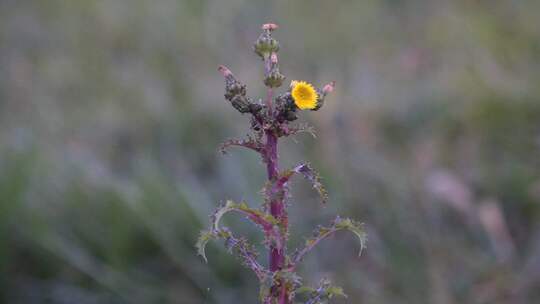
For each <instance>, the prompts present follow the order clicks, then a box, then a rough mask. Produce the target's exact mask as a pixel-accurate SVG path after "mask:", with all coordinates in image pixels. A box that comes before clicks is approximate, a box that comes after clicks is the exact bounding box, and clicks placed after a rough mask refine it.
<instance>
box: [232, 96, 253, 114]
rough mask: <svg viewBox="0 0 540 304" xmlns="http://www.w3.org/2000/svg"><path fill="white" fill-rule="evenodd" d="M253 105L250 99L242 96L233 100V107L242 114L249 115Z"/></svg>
mask: <svg viewBox="0 0 540 304" xmlns="http://www.w3.org/2000/svg"><path fill="white" fill-rule="evenodd" d="M250 104H251V102H250V100H249V98H247V97H246V96H242V95H236V96H234V97H233V98H232V99H231V105H232V106H233V107H234V108H235V109H236V110H238V112H240V113H249V112H251V111H250V107H249V105H250Z"/></svg>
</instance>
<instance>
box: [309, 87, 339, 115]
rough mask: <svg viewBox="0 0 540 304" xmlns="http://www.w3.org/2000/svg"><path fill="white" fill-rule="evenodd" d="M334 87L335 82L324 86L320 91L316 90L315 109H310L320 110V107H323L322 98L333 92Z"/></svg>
mask: <svg viewBox="0 0 540 304" xmlns="http://www.w3.org/2000/svg"><path fill="white" fill-rule="evenodd" d="M335 86H336V82H335V81H332V82H330V83H328V84H326V85H325V86H324V87H323V88H322V89H320V90H317V95H318V97H317V105H316V106H315V108H313V109H312V111H317V110H319V109H320V108H322V106H323V105H324V98H325V97H326V95H328V94H330V93H332V92H333V91H334V88H335Z"/></svg>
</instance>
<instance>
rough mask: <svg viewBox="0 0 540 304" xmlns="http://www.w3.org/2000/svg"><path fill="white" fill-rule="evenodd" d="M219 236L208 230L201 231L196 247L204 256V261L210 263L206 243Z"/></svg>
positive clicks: (199, 253) (198, 252)
mask: <svg viewBox="0 0 540 304" xmlns="http://www.w3.org/2000/svg"><path fill="white" fill-rule="evenodd" d="M216 238H217V236H216V235H215V234H214V233H212V232H211V231H208V230H203V231H201V233H200V235H199V239H198V240H197V243H196V244H195V247H197V254H198V255H200V256H202V258H203V259H204V261H205V262H206V263H208V259H207V258H206V252H205V249H206V244H208V242H209V241H210V240H212V239H216Z"/></svg>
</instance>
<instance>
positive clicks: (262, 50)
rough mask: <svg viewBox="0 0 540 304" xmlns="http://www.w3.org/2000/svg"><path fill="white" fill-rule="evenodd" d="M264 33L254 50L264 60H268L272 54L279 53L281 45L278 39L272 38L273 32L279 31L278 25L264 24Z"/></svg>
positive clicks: (256, 42)
mask: <svg viewBox="0 0 540 304" xmlns="http://www.w3.org/2000/svg"><path fill="white" fill-rule="evenodd" d="M262 29H263V32H262V34H261V35H260V36H259V38H258V39H257V41H255V44H254V45H253V50H254V51H255V53H256V54H257V55H259V56H261V58H262V59H265V58H268V56H270V54H272V53H275V52H277V51H279V43H278V41H277V40H276V39H274V38H272V31H273V30H275V29H277V25H275V24H273V23H268V24H264V25H263V26H262Z"/></svg>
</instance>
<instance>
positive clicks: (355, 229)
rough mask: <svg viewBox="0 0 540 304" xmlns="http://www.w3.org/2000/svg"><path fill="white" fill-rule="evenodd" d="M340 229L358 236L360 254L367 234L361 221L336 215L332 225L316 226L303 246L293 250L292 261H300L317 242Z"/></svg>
mask: <svg viewBox="0 0 540 304" xmlns="http://www.w3.org/2000/svg"><path fill="white" fill-rule="evenodd" d="M340 230H349V231H351V232H352V233H354V234H355V235H356V236H357V237H358V239H359V240H360V252H359V255H360V254H361V253H362V251H363V249H364V248H365V247H366V242H367V234H366V232H365V231H364V228H363V225H362V223H359V222H356V221H353V220H351V219H348V218H346V219H342V218H340V217H339V216H338V217H336V219H335V220H334V221H333V222H332V225H331V226H330V227H323V226H319V227H317V229H316V230H315V231H314V232H313V236H312V237H310V238H308V239H306V242H305V245H304V248H302V249H301V250H297V251H296V252H295V254H294V256H293V263H294V264H297V263H298V262H300V261H301V260H302V258H303V257H304V256H305V255H306V254H307V253H308V252H309V251H311V250H312V249H313V248H314V247H315V246H316V245H317V244H318V243H319V242H321V241H322V240H324V239H325V238H327V237H328V236H330V235H332V234H334V233H336V232H337V231H340Z"/></svg>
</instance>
